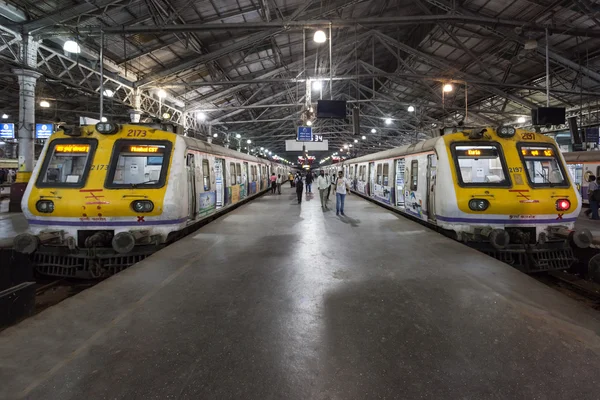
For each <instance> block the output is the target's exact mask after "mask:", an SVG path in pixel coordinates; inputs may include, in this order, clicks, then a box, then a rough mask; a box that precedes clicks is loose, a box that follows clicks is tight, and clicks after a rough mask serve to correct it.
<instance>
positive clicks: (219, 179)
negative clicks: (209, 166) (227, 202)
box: [215, 160, 224, 207]
mask: <svg viewBox="0 0 600 400" xmlns="http://www.w3.org/2000/svg"><path fill="white" fill-rule="evenodd" d="M215 186H216V188H215V189H216V206H217V207H223V203H224V202H223V161H222V160H215Z"/></svg>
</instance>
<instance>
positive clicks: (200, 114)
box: [198, 112, 206, 121]
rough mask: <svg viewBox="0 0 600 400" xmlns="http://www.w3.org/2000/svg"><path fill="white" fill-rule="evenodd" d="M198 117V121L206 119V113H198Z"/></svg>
mask: <svg viewBox="0 0 600 400" xmlns="http://www.w3.org/2000/svg"><path fill="white" fill-rule="evenodd" d="M198 119H199V120H200V121H205V120H206V114H204V113H203V112H201V113H198Z"/></svg>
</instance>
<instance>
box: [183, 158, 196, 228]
mask: <svg viewBox="0 0 600 400" xmlns="http://www.w3.org/2000/svg"><path fill="white" fill-rule="evenodd" d="M185 167H186V169H187V187H188V219H192V220H193V219H196V215H197V207H196V204H197V192H196V161H195V158H194V154H192V153H187V154H186V156H185Z"/></svg>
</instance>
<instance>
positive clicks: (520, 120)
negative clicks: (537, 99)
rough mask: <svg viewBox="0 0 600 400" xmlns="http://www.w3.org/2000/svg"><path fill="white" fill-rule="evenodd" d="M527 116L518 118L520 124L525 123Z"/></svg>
mask: <svg viewBox="0 0 600 400" xmlns="http://www.w3.org/2000/svg"><path fill="white" fill-rule="evenodd" d="M525 121H526V120H525V117H519V119H517V122H518V123H520V124H524V123H525Z"/></svg>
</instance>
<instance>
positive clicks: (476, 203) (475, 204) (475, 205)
mask: <svg viewBox="0 0 600 400" xmlns="http://www.w3.org/2000/svg"><path fill="white" fill-rule="evenodd" d="M489 206H490V202H489V201H487V200H486V199H471V200H469V208H470V209H471V210H473V211H485V210H487V208H488V207H489Z"/></svg>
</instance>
